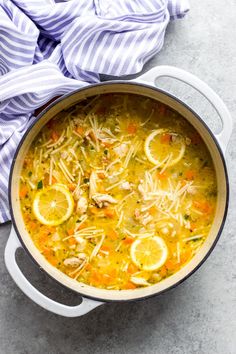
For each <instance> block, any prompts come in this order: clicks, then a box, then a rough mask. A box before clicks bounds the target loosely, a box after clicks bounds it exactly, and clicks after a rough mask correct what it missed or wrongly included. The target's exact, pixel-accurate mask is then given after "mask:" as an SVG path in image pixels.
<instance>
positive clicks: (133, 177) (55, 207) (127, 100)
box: [19, 94, 217, 290]
mask: <svg viewBox="0 0 236 354" xmlns="http://www.w3.org/2000/svg"><path fill="white" fill-rule="evenodd" d="M19 196H20V201H21V209H22V215H23V218H24V223H25V226H26V228H27V230H28V233H29V234H30V235H31V237H32V240H33V242H34V243H35V245H36V246H37V248H38V249H39V251H40V252H41V253H42V254H43V255H44V257H45V258H46V259H47V261H48V262H50V263H51V264H52V265H53V266H55V267H57V268H58V269H59V270H60V271H62V272H63V273H65V274H66V275H68V276H69V277H72V278H74V279H75V280H77V281H79V282H82V283H86V284H88V285H91V286H95V287H99V288H105V289H108V290H109V289H113V290H125V289H135V288H139V287H145V286H150V285H153V284H156V283H157V282H160V281H162V280H163V279H165V278H166V277H169V276H171V275H173V274H174V273H176V272H178V271H179V270H180V269H181V268H182V267H184V265H185V264H186V263H187V262H189V261H190V260H191V259H192V258H193V257H194V255H195V254H196V253H197V252H198V250H199V248H200V247H201V246H202V244H203V242H204V241H205V239H206V238H207V236H208V233H209V231H210V228H211V225H212V223H213V219H214V214H215V206H216V200H217V184H216V175H215V170H214V166H213V162H212V159H211V157H210V154H209V152H208V149H207V147H206V145H205V143H204V142H203V140H202V139H201V137H200V135H199V134H198V133H197V132H196V130H195V129H194V128H193V127H192V126H191V125H190V124H189V123H188V122H187V121H186V120H185V119H184V118H183V117H181V116H180V115H179V114H178V113H176V112H175V111H173V110H171V109H170V108H168V107H167V106H165V105H163V104H161V103H159V102H156V101H154V100H152V99H149V98H146V97H142V96H138V95H127V94H109V95H107V94H106V95H101V96H96V97H92V98H89V99H87V100H84V101H82V102H80V103H78V104H77V105H76V106H74V107H72V108H70V109H69V110H67V111H62V112H61V113H60V114H58V115H57V116H56V117H54V118H53V119H52V120H50V121H49V123H47V124H46V125H45V126H44V127H43V129H42V130H41V131H40V133H39V134H38V136H37V137H36V138H35V139H34V141H33V143H32V144H31V146H30V148H29V150H28V152H27V154H26V156H25V160H24V163H23V167H22V172H21V183H20V190H19Z"/></svg>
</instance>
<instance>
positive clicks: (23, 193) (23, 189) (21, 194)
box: [20, 185, 28, 198]
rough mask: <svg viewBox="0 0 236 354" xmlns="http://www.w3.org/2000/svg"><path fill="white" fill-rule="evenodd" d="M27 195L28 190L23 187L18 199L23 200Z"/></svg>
mask: <svg viewBox="0 0 236 354" xmlns="http://www.w3.org/2000/svg"><path fill="white" fill-rule="evenodd" d="M27 193H28V188H27V186H26V185H23V186H22V187H21V189H20V197H21V198H25V196H26V194H27Z"/></svg>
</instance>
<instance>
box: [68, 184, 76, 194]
mask: <svg viewBox="0 0 236 354" xmlns="http://www.w3.org/2000/svg"><path fill="white" fill-rule="evenodd" d="M68 188H69V190H70V191H71V192H73V191H74V190H75V188H76V184H75V183H70V184H68Z"/></svg>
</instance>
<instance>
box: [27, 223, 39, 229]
mask: <svg viewBox="0 0 236 354" xmlns="http://www.w3.org/2000/svg"><path fill="white" fill-rule="evenodd" d="M28 225H29V229H30V231H34V230H35V229H36V228H37V224H36V222H34V221H30V222H29V224H28Z"/></svg>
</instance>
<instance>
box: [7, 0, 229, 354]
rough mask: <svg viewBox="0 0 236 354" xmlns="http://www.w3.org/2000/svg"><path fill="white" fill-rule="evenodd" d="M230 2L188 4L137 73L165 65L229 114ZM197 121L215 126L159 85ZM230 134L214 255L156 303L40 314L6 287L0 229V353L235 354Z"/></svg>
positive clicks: (28, 267) (59, 292) (58, 292)
mask: <svg viewBox="0 0 236 354" xmlns="http://www.w3.org/2000/svg"><path fill="white" fill-rule="evenodd" d="M235 15H236V2H235V0H225V1H224V2H222V1H220V0H215V1H211V0H201V1H195V2H194V1H191V12H190V13H189V15H188V16H187V18H186V19H185V20H183V21H176V22H175V23H172V24H170V25H169V27H168V31H167V35H166V42H165V45H164V48H163V50H162V52H161V53H160V54H159V55H157V56H156V57H155V58H154V59H152V60H151V62H150V63H149V64H148V65H147V66H146V67H145V70H147V69H148V68H150V67H153V66H155V65H159V64H169V65H175V66H178V67H181V68H183V69H186V70H189V71H191V72H193V73H194V74H196V75H198V76H199V77H200V78H202V79H204V80H205V81H206V82H207V83H208V84H210V85H211V86H212V87H213V88H214V89H215V90H216V91H217V92H218V93H219V94H220V95H221V96H222V98H223V99H224V100H225V102H226V103H227V105H228V107H229V109H230V111H231V113H232V115H233V117H234V120H235V114H236V30H235V26H236V23H235ZM161 84H162V86H163V87H168V88H169V89H170V90H171V91H174V92H175V93H176V92H177V93H178V95H180V96H181V97H183V98H184V99H185V100H187V102H190V103H192V104H193V106H194V107H195V108H196V110H197V111H198V112H200V113H201V114H203V116H204V117H205V118H206V120H207V122H208V123H209V125H210V126H211V127H212V128H214V129H217V128H218V129H219V121H218V119H217V118H216V116H215V114H213V112H212V111H211V109H210V108H209V105H208V104H207V103H206V102H205V101H204V100H203V99H202V98H200V96H199V95H196V94H195V93H193V91H192V90H191V91H190V90H189V89H188V88H186V87H184V86H183V85H180V84H176V83H175V84H173V83H172V82H170V81H168V82H167V81H165V80H162V83H161ZM235 141H236V134H235V132H234V134H233V136H232V139H231V143H230V146H229V150H228V153H227V161H228V166H229V171H230V179H231V182H230V183H231V202H230V209H229V215H228V219H227V223H226V226H225V229H224V232H223V235H222V237H221V239H220V241H219V243H218V245H217V247H216V248H215V250H214V252H213V253H212V255H211V256H210V258H209V259H208V260H207V262H206V263H205V264H204V265H203V266H202V267H201V269H200V270H199V271H198V272H197V273H195V274H194V275H193V276H192V277H191V278H190V279H188V280H187V281H186V282H185V283H183V284H182V285H181V286H179V287H177V288H176V289H175V290H173V291H170V292H169V293H166V294H164V295H163V296H161V297H157V298H152V299H149V300H146V301H144V302H139V303H129V304H108V305H106V306H103V307H100V308H98V309H96V310H94V311H93V312H91V313H90V314H88V315H86V316H84V317H82V318H76V319H66V318H61V317H59V316H56V315H53V314H51V313H49V312H46V311H44V310H42V309H41V308H40V307H38V306H37V305H35V304H34V303H32V301H30V300H29V299H28V298H26V297H25V296H24V295H23V293H22V292H21V291H20V290H19V289H18V288H17V286H16V285H15V284H14V283H13V281H12V279H11V278H10V276H9V275H8V273H7V270H6V268H5V265H4V261H3V254H4V248H5V244H6V241H7V238H8V235H9V232H10V228H11V225H10V224H7V225H3V226H1V227H0V239H1V244H0V280H1V282H0V354H15V353H16V354H32V353H35V354H41V353H49V354H67V353H68V354H73V353H83V354H88V353H89V354H91V353H101V354H108V353H109V354H112V353H116V354H124V353H125V354H126V353H137V354H154V353H155V354H193V353H197V354H235V353H236V256H235V252H236V236H235V233H236V219H235V209H236V178H235V176H236V164H235V159H236V145H235ZM18 261H19V264H21V267H22V269H23V270H24V272H25V273H26V274H27V276H28V277H29V278H30V279H32V282H33V283H34V284H35V285H36V286H37V287H38V288H40V289H41V290H43V291H44V292H45V293H46V294H47V295H49V296H51V297H52V298H54V299H55V298H59V299H61V301H64V302H66V303H71V304H72V303H73V304H75V303H77V302H78V301H79V300H78V298H77V296H75V295H74V294H72V293H70V292H69V291H67V290H64V289H62V288H61V287H60V286H58V285H57V284H55V283H54V281H52V280H48V279H47V278H46V276H45V275H43V274H42V273H40V272H39V271H38V270H37V269H36V267H35V266H34V265H33V264H32V263H31V261H30V260H29V258H28V256H27V255H25V254H24V252H22V253H20V254H19V255H18Z"/></svg>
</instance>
